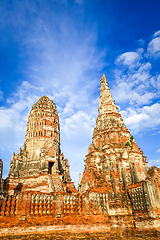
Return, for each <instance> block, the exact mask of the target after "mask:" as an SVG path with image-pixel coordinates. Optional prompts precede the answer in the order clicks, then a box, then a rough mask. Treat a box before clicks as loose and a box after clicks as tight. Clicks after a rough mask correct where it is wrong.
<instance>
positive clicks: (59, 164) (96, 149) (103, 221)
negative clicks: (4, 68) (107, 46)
mask: <svg viewBox="0 0 160 240" xmlns="http://www.w3.org/2000/svg"><path fill="white" fill-rule="evenodd" d="M100 92H101V93H100V101H99V108H98V110H99V115H98V117H97V120H96V126H95V128H94V133H93V140H92V143H91V144H90V146H89V149H88V154H87V155H86V160H85V169H84V172H83V176H82V179H80V182H79V191H77V190H76V188H75V187H74V183H73V182H71V177H70V173H69V163H68V160H67V159H65V158H64V155H63V153H62V152H61V150H60V134H59V120H58V114H57V110H56V106H55V104H54V103H53V102H52V101H51V100H50V99H49V98H47V97H42V98H40V99H39V100H38V101H37V102H36V103H35V104H34V105H33V107H32V110H31V112H30V114H29V118H28V123H27V131H26V137H25V142H24V145H23V148H22V149H21V148H20V150H19V153H18V154H15V153H13V157H12V160H11V166H10V171H9V175H8V177H7V179H5V180H4V181H2V177H1V172H2V161H0V177H1V178H0V199H1V200H0V227H1V229H4V228H11V227H12V228H13V227H14V226H18V225H19V226H23V227H26V229H27V227H29V226H31V225H39V226H43V225H50V226H54V225H55V224H56V225H57V226H61V229H62V230H65V229H66V228H65V226H66V225H67V226H68V225H71V226H70V228H69V229H70V230H69V231H72V230H73V229H74V227H75V225H77V226H84V224H86V225H87V226H88V228H87V229H88V230H87V231H93V228H94V229H95V232H96V231H99V230H98V229H101V228H103V229H105V231H109V232H110V231H111V230H112V231H113V229H119V230H126V229H128V230H131V229H132V230H133V229H135V230H146V229H148V230H153V229H154V230H155V229H156V230H160V169H158V168H156V167H151V168H149V169H148V167H147V162H146V157H145V156H143V152H142V151H141V150H140V148H138V146H137V144H136V141H135V140H134V138H133V136H132V135H131V134H130V132H129V130H128V129H127V128H126V126H125V124H124V123H123V119H122V117H121V115H120V113H119V112H118V110H117V109H118V108H117V106H116V104H115V102H114V101H113V100H112V95H111V93H110V90H109V88H108V84H107V81H106V77H105V76H104V75H103V76H102V78H101V88H100ZM2 183H3V184H2ZM2 185H3V186H2ZM93 226H94V227H93ZM72 228H73V229H72ZM83 229H85V228H84V227H82V228H81V230H82V232H83ZM91 229H92V230H91ZM1 231H2V230H1ZM26 231H27V230H26ZM77 231H78V229H77ZM84 231H86V230H84ZM2 232H3V231H2Z"/></svg>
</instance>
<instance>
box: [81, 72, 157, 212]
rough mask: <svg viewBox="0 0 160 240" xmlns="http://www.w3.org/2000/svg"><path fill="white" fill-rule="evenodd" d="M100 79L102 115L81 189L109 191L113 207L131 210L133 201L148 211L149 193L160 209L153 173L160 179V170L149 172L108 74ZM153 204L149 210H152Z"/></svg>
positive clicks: (98, 121) (94, 135) (98, 119)
mask: <svg viewBox="0 0 160 240" xmlns="http://www.w3.org/2000/svg"><path fill="white" fill-rule="evenodd" d="M100 81H101V88H100V100H99V107H98V110H99V115H98V117H97V120H96V125H95V128H94V132H93V138H92V143H91V144H90V146H89V149H88V154H87V155H86V160H85V169H84V172H83V177H82V180H81V181H80V184H79V189H80V192H81V193H85V192H98V191H99V192H105V193H106V194H107V195H108V197H109V205H110V208H112V207H114V208H119V207H120V208H121V209H124V207H126V208H127V209H129V208H130V205H131V203H132V206H134V208H135V209H136V208H137V209H138V210H144V209H146V208H147V204H149V203H147V201H148V200H147V199H146V196H148V199H150V203H151V202H152V203H153V205H154V204H155V205H154V206H155V207H156V208H157V206H160V189H159V187H156V183H154V182H155V180H153V179H152V180H151V177H150V176H151V174H150V172H154V174H152V178H155V179H156V178H157V179H158V174H159V170H158V169H155V170H154V169H153V170H149V171H148V168H147V162H146V157H144V156H143V152H142V151H141V150H140V148H138V146H137V144H136V141H135V140H134V138H133V136H132V135H131V134H130V132H129V130H128V129H127V128H126V126H125V124H124V122H123V120H122V117H121V115H120V114H119V112H118V111H117V106H116V104H115V102H114V101H113V99H112V95H111V93H110V89H109V87H108V84H107V81H106V77H105V75H103V76H102V78H101V79H100ZM155 172H156V174H155ZM153 176H154V177H153ZM157 186H158V184H157ZM129 189H130V190H129ZM135 189H136V190H135ZM134 191H136V195H135V194H134ZM129 196H130V197H129ZM135 198H136V200H135ZM131 199H132V201H131ZM137 199H138V200H137ZM140 199H141V201H140ZM151 205H152V204H151ZM151 205H150V206H148V208H147V209H152V207H153V205H152V206H151Z"/></svg>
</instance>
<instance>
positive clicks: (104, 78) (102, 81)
mask: <svg viewBox="0 0 160 240" xmlns="http://www.w3.org/2000/svg"><path fill="white" fill-rule="evenodd" d="M100 81H101V84H103V83H104V84H107V79H106V76H105V74H103V75H102V77H101V79H100ZM107 85H108V84H107Z"/></svg>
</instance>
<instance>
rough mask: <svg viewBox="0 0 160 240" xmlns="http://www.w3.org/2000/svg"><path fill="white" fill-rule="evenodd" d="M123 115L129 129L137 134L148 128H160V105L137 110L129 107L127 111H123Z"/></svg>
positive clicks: (156, 104)
mask: <svg viewBox="0 0 160 240" xmlns="http://www.w3.org/2000/svg"><path fill="white" fill-rule="evenodd" d="M121 114H122V117H123V119H124V122H125V124H126V126H127V128H129V129H130V130H133V131H134V132H135V133H137V132H139V130H141V131H142V130H143V129H147V128H148V129H149V128H150V129H154V128H156V127H160V118H159V116H160V104H159V103H155V104H153V105H151V106H144V107H142V108H138V109H136V110H135V109H132V108H130V107H129V108H127V109H126V110H125V111H121ZM153 119H154V120H153Z"/></svg>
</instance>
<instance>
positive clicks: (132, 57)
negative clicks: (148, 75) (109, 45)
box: [115, 52, 141, 69]
mask: <svg viewBox="0 0 160 240" xmlns="http://www.w3.org/2000/svg"><path fill="white" fill-rule="evenodd" d="M140 58H141V57H140V55H139V54H138V53H136V52H126V53H123V54H121V55H120V56H118V57H117V58H116V60H115V64H117V65H118V64H122V65H126V66H128V67H129V68H131V69H132V68H135V67H138V66H139V65H140V63H139V61H140Z"/></svg>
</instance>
